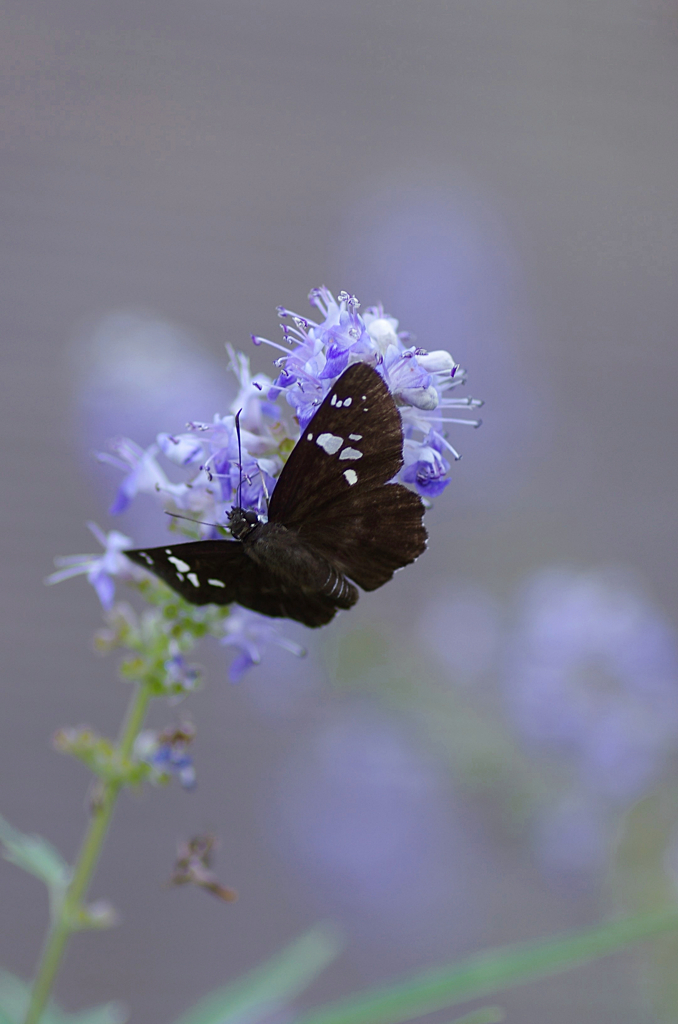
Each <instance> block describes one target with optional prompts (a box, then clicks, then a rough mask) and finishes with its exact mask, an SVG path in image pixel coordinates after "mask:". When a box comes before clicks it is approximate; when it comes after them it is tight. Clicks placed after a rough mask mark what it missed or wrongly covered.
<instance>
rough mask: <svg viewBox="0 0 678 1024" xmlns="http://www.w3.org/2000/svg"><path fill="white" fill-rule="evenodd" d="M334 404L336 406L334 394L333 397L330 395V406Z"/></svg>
mask: <svg viewBox="0 0 678 1024" xmlns="http://www.w3.org/2000/svg"><path fill="white" fill-rule="evenodd" d="M336 404H337V396H336V394H335V395H332V397H331V398H330V405H336Z"/></svg>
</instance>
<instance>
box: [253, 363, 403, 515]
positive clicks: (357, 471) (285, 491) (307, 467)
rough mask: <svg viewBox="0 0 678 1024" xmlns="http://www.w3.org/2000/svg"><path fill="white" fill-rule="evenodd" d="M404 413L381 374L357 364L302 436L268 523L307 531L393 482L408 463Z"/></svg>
mask: <svg viewBox="0 0 678 1024" xmlns="http://www.w3.org/2000/svg"><path fill="white" fill-rule="evenodd" d="M402 450H403V431H402V425H401V421H400V414H399V412H398V410H397V408H396V405H395V402H394V401H393V398H392V397H391V394H390V392H389V390H388V388H387V386H386V384H385V383H384V381H383V380H382V378H381V377H380V376H379V374H378V373H377V371H376V370H373V369H372V367H370V366H368V365H367V364H366V363H354V364H353V366H349V368H348V369H347V370H346V371H345V372H344V373H343V374H342V376H341V377H340V378H339V380H338V381H337V382H336V383H335V384H334V386H333V387H332V389H331V391H330V392H329V394H328V395H327V397H326V398H325V400H324V401H323V403H322V405H321V406H320V408H319V409H318V411H317V413H316V414H315V416H314V417H313V419H312V420H311V422H310V423H309V424H308V426H307V427H306V429H305V430H304V431H302V434H301V437H300V438H299V441H298V442H297V444H296V446H295V447H294V449H293V451H292V453H291V454H290V457H289V459H288V460H287V462H286V464H285V466H284V467H283V471H282V473H281V474H280V479H279V480H278V483H277V484H276V486H275V490H274V491H273V494H272V495H271V504H270V507H269V510H268V517H269V520H271V521H274V522H279V523H282V524H283V525H284V526H287V527H291V528H295V529H303V527H304V524H305V523H306V522H307V521H308V518H309V516H313V517H317V516H318V515H322V513H323V510H324V509H325V508H326V507H328V506H330V505H332V504H333V503H334V502H335V501H337V500H340V499H341V498H343V497H344V496H345V495H347V494H349V493H353V494H356V493H360V492H361V491H363V490H364V489H366V488H369V487H374V486H375V485H378V484H384V483H386V481H387V480H391V479H392V478H393V477H394V476H395V475H396V473H397V472H398V470H399V469H400V467H401V466H402V464H403V457H402Z"/></svg>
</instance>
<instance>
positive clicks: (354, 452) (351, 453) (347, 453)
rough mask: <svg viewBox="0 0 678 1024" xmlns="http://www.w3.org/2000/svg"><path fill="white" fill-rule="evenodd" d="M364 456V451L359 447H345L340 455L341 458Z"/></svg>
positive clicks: (359, 457)
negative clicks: (360, 450) (359, 449)
mask: <svg viewBox="0 0 678 1024" xmlns="http://www.w3.org/2000/svg"><path fill="white" fill-rule="evenodd" d="M362 457H363V453H362V452H359V451H358V449H357V448H344V450H343V452H342V453H341V455H340V456H339V458H340V459H362Z"/></svg>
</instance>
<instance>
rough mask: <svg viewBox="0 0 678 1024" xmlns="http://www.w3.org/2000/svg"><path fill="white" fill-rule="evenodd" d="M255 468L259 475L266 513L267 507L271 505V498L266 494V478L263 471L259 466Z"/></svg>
mask: <svg viewBox="0 0 678 1024" xmlns="http://www.w3.org/2000/svg"><path fill="white" fill-rule="evenodd" d="M257 468H258V470H259V473H260V474H261V486H262V487H263V489H264V497H265V498H266V511H268V506H269V505H270V504H271V497H270V495H269V493H268V487H267V486H266V477H265V476H264V471H263V469H262V468H261V466H258V467H257Z"/></svg>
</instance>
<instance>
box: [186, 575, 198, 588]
mask: <svg viewBox="0 0 678 1024" xmlns="http://www.w3.org/2000/svg"><path fill="white" fill-rule="evenodd" d="M188 578H189V580H190V581H191V583H192V584H193V586H194V587H199V586H200V580H199V579H198V577H197V576H196V575H195V573H194V572H189V574H188Z"/></svg>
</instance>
